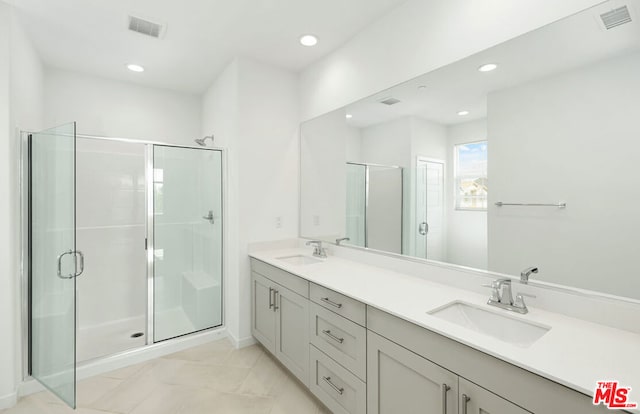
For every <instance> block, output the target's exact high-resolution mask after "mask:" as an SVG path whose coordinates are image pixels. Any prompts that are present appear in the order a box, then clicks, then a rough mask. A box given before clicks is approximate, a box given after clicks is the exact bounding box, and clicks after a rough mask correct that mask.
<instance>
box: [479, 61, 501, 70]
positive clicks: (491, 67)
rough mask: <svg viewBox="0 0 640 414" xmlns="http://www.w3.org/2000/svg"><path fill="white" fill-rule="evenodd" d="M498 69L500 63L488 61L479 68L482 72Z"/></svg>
mask: <svg viewBox="0 0 640 414" xmlns="http://www.w3.org/2000/svg"><path fill="white" fill-rule="evenodd" d="M496 69H498V65H496V64H495V63H486V64H484V65H482V66H480V67H479V68H478V70H479V71H480V72H491V71H492V70H496Z"/></svg>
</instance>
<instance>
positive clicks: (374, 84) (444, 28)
mask: <svg viewBox="0 0 640 414" xmlns="http://www.w3.org/2000/svg"><path fill="white" fill-rule="evenodd" d="M601 2H602V1H601V0H563V1H557V0H519V1H504V0H484V1H469V0H409V1H407V2H406V3H404V4H403V5H401V6H400V7H398V8H396V9H395V10H393V11H392V12H391V13H389V14H388V15H386V16H384V17H382V18H381V19H379V20H378V21H376V22H374V23H372V24H371V25H369V26H367V27H366V28H365V29H364V30H362V31H361V32H360V33H358V34H357V35H356V36H354V37H353V38H352V39H351V40H349V41H348V42H347V43H345V44H344V45H343V46H342V47H341V48H340V49H338V50H336V51H335V52H333V53H331V54H329V55H328V56H326V57H325V58H323V59H321V60H319V61H318V62H316V63H314V64H312V65H310V66H308V67H307V68H306V69H305V70H303V71H302V73H301V75H300V91H301V111H302V119H303V120H307V119H311V118H313V117H315V116H318V115H320V114H323V113H326V112H330V111H332V110H334V109H337V108H339V107H342V106H344V105H347V104H349V103H352V102H355V101H357V100H359V99H361V98H363V97H365V96H369V95H372V94H374V93H376V92H378V91H380V90H383V89H386V88H389V87H391V86H393V85H396V84H398V83H400V82H404V81H406V80H408V79H411V78H413V77H416V76H418V75H421V74H423V73H425V72H428V71H430V70H433V69H436V68H438V67H442V66H445V65H447V64H449V63H452V62H454V61H457V60H459V59H462V58H464V57H467V56H470V55H472V54H474V53H476V52H479V51H481V50H484V49H486V48H488V47H491V46H494V45H496V44H498V43H501V42H504V41H506V40H509V39H511V38H514V37H516V36H519V35H521V34H523V33H526V32H528V31H531V30H534V29H537V28H539V27H541V26H543V25H545V24H548V23H551V22H553V21H555V20H558V19H560V18H563V17H566V16H568V15H570V14H572V13H576V12H578V11H581V10H583V9H585V8H587V7H590V6H593V5H595V4H598V3H601Z"/></svg>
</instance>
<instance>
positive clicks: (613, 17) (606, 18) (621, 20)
mask: <svg viewBox="0 0 640 414" xmlns="http://www.w3.org/2000/svg"><path fill="white" fill-rule="evenodd" d="M600 18H601V19H602V23H603V24H604V27H605V29H607V30H610V29H613V28H614V27H618V26H622V25H623V24H626V23H630V22H631V13H629V8H628V7H627V6H622V7H618V8H617V9H613V10H611V11H608V12H606V13H602V14H601V15H600Z"/></svg>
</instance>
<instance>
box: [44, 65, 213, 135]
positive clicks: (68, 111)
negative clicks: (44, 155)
mask: <svg viewBox="0 0 640 414" xmlns="http://www.w3.org/2000/svg"><path fill="white" fill-rule="evenodd" d="M200 104H201V102H200V97H199V96H198V95H193V94H188V93H182V92H174V91H169V90H163V89H155V88H149V87H145V86H139V85H136V84H133V83H127V82H120V81H114V80H109V79H104V78H100V77H98V76H92V75H85V74H81V73H76V72H71V71H66V70H60V69H54V68H47V70H46V72H45V116H44V124H45V125H46V126H55V125H60V124H64V123H68V122H73V121H76V122H77V131H78V133H80V134H88V135H99V136H110V137H124V138H135V139H144V140H151V141H162V142H169V143H176V144H184V145H193V144H194V143H193V140H194V139H195V138H200V137H201V135H200V126H201V107H200Z"/></svg>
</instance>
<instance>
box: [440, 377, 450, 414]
mask: <svg viewBox="0 0 640 414" xmlns="http://www.w3.org/2000/svg"><path fill="white" fill-rule="evenodd" d="M450 389H451V387H450V386H448V385H447V384H442V414H447V392H448V391H449V390H450Z"/></svg>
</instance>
